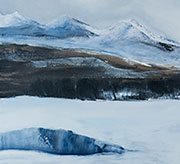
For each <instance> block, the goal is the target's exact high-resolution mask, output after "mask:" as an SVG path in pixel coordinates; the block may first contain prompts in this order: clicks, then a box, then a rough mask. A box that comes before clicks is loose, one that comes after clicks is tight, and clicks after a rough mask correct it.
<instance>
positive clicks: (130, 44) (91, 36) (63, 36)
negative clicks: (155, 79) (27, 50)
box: [0, 12, 180, 66]
mask: <svg viewBox="0 0 180 164" xmlns="http://www.w3.org/2000/svg"><path fill="white" fill-rule="evenodd" d="M0 42H1V43H16V44H30V45H34V46H37V45H38V46H51V47H56V48H73V49H81V50H82V49H83V50H85V51H89V50H91V52H92V50H93V51H94V52H100V53H108V54H109V55H112V54H113V55H118V56H121V57H123V58H124V59H127V60H131V61H132V60H137V61H140V62H143V63H147V64H148V63H150V64H152V63H154V64H163V65H171V66H172V65H173V66H180V55H179V54H180V53H179V52H180V48H179V47H180V46H179V44H178V43H176V42H175V41H172V40H170V39H167V38H166V37H162V36H160V35H157V34H154V33H152V32H151V31H150V30H148V28H146V27H144V26H142V25H141V24H139V23H138V22H137V21H135V20H124V21H119V22H118V23H116V24H115V25H112V26H111V27H109V28H108V29H97V28H94V27H92V26H90V25H88V24H87V23H84V22H82V21H79V20H77V19H75V18H72V17H69V16H62V17H60V18H58V19H55V20H54V21H52V22H51V23H48V24H46V25H42V24H40V23H38V22H36V21H34V20H31V19H29V18H25V17H23V16H21V15H20V14H18V13H17V12H16V13H13V14H9V15H1V16H0Z"/></svg>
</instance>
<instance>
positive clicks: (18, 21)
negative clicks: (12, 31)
mask: <svg viewBox="0 0 180 164" xmlns="http://www.w3.org/2000/svg"><path fill="white" fill-rule="evenodd" d="M34 23H35V24H36V23H37V22H35V21H33V20H31V19H29V18H25V17H23V16H22V15H20V14H19V13H18V12H14V13H12V14H7V15H2V14H0V28H3V27H4V28H5V27H12V26H21V25H25V24H34Z"/></svg>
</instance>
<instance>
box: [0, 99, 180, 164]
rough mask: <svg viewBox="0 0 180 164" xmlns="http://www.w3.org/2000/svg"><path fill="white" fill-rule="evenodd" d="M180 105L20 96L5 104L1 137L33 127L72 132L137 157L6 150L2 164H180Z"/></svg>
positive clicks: (1, 104) (2, 103)
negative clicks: (106, 143)
mask: <svg viewBox="0 0 180 164" xmlns="http://www.w3.org/2000/svg"><path fill="white" fill-rule="evenodd" d="M179 106H180V101H178V100H150V101H123V102H122V101H116V102H113V101H80V100H68V99H55V98H37V97H26V96H22V97H17V98H7V99H0V125H1V126H0V133H2V132H8V131H10V130H17V129H23V128H29V127H43V128H51V129H60V128H63V129H67V130H73V131H74V132H76V133H79V134H82V135H87V136H90V137H94V138H96V139H100V140H103V141H107V142H110V143H114V144H118V145H121V146H123V147H125V148H128V149H131V150H137V151H135V152H129V153H125V154H124V155H117V154H98V155H92V156H59V155H50V154H44V153H39V152H31V151H27V152H26V151H15V150H9V151H1V152H0V163H1V164H16V163H17V164H34V163H36V164H51V163H52V164H56V163H61V164H69V163H78V164H94V163H95V164H132V163H133V164H179V162H180V156H179V154H180V119H179V115H180V110H179Z"/></svg>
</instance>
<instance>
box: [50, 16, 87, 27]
mask: <svg viewBox="0 0 180 164" xmlns="http://www.w3.org/2000/svg"><path fill="white" fill-rule="evenodd" d="M66 25H79V26H80V25H88V24H86V23H84V22H82V21H80V20H77V19H75V18H73V17H70V16H67V15H63V16H61V17H59V18H56V19H54V20H53V21H52V22H50V23H48V24H47V26H51V27H58V26H66Z"/></svg>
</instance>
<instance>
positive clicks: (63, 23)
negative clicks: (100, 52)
mask: <svg viewBox="0 0 180 164" xmlns="http://www.w3.org/2000/svg"><path fill="white" fill-rule="evenodd" d="M89 28H91V27H90V25H88V24H86V23H84V22H81V21H79V20H77V19H75V18H71V17H68V16H62V17H60V18H59V19H56V20H54V21H52V22H51V23H49V24H47V26H46V29H45V34H46V35H49V36H54V37H58V38H69V37H90V36H96V34H95V33H94V32H92V31H90V30H89Z"/></svg>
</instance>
